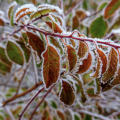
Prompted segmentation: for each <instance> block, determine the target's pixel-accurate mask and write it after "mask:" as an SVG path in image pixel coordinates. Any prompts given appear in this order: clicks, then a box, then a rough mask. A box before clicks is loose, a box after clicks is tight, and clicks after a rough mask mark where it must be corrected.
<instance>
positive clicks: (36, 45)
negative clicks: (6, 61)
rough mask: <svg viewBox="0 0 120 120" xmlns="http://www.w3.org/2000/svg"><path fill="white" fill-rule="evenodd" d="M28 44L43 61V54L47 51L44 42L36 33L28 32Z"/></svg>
mask: <svg viewBox="0 0 120 120" xmlns="http://www.w3.org/2000/svg"><path fill="white" fill-rule="evenodd" d="M26 33H27V36H28V39H29V41H28V43H29V45H30V46H32V49H33V50H34V51H36V52H37V55H38V56H39V58H40V59H41V58H42V57H41V54H42V52H43V51H44V50H45V46H44V42H43V41H42V40H41V39H40V38H39V37H38V36H37V35H35V34H34V33H32V32H29V31H27V32H26Z"/></svg>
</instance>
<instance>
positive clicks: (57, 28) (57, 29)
mask: <svg viewBox="0 0 120 120" xmlns="http://www.w3.org/2000/svg"><path fill="white" fill-rule="evenodd" d="M53 30H54V32H55V33H62V29H61V28H60V27H59V26H58V25H57V24H56V23H55V22H53Z"/></svg>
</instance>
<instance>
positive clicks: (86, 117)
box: [84, 115, 92, 120]
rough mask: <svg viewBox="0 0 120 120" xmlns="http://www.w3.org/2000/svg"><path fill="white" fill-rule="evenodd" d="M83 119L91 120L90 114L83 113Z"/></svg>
mask: <svg viewBox="0 0 120 120" xmlns="http://www.w3.org/2000/svg"><path fill="white" fill-rule="evenodd" d="M84 120H92V116H90V115H85V119H84Z"/></svg>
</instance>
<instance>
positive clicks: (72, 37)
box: [27, 26, 120, 49]
mask: <svg viewBox="0 0 120 120" xmlns="http://www.w3.org/2000/svg"><path fill="white" fill-rule="evenodd" d="M27 28H29V29H32V30H36V31H39V32H41V33H43V34H44V35H50V36H53V37H59V38H71V39H75V40H80V41H88V42H96V43H101V44H105V45H109V46H111V47H114V48H116V49H117V48H120V45H119V44H115V43H114V44H113V42H112V41H102V40H99V39H94V38H80V37H74V36H72V35H63V34H54V33H48V32H45V31H43V30H40V28H39V29H38V28H34V27H30V26H28V27H27Z"/></svg>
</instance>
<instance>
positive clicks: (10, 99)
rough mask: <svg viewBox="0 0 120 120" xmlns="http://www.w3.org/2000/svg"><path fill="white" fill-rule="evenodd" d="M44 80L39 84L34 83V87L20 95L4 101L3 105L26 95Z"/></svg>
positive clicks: (40, 83)
mask: <svg viewBox="0 0 120 120" xmlns="http://www.w3.org/2000/svg"><path fill="white" fill-rule="evenodd" d="M42 84H43V82H42V81H41V82H39V83H38V84H37V85H34V86H33V87H32V88H30V89H28V90H26V91H25V92H23V93H21V94H19V95H16V96H13V97H12V98H10V99H9V100H7V101H5V102H3V106H5V105H6V104H7V103H9V102H11V101H13V100H15V99H17V98H19V97H23V96H24V95H26V94H28V93H29V92H31V91H33V90H34V89H36V88H37V87H38V86H40V85H42Z"/></svg>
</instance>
